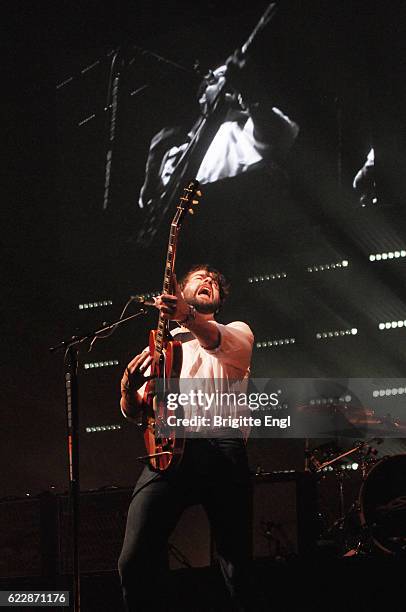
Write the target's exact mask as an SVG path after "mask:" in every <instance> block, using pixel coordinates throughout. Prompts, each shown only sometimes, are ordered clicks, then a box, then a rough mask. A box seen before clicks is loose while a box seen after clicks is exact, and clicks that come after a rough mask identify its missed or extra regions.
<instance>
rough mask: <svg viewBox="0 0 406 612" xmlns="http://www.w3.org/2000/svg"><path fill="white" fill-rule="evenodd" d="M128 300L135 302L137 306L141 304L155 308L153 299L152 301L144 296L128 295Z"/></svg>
mask: <svg viewBox="0 0 406 612" xmlns="http://www.w3.org/2000/svg"><path fill="white" fill-rule="evenodd" d="M130 300H132V301H133V302H137V304H143V305H144V306H155V298H154V297H152V299H151V298H150V297H149V296H148V297H146V296H145V295H130Z"/></svg>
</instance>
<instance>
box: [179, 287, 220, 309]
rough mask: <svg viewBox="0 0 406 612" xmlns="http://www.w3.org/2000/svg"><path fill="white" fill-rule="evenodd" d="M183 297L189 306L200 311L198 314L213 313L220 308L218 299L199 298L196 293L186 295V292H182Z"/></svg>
mask: <svg viewBox="0 0 406 612" xmlns="http://www.w3.org/2000/svg"><path fill="white" fill-rule="evenodd" d="M184 298H185V300H186V302H187V303H188V304H190V305H191V306H194V307H195V308H196V310H197V312H200V314H215V313H216V312H217V311H218V310H219V308H220V300H219V299H217V300H216V299H213V300H206V299H205V298H203V299H201V298H200V297H199V296H198V295H188V294H187V292H186V293H185V294H184Z"/></svg>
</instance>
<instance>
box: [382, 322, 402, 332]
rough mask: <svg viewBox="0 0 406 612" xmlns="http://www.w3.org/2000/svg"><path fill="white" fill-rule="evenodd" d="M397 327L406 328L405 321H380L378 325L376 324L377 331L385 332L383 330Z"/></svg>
mask: <svg viewBox="0 0 406 612" xmlns="http://www.w3.org/2000/svg"><path fill="white" fill-rule="evenodd" d="M398 327H406V319H404V320H403V321H402V320H399V321H385V322H384V321H381V322H380V323H378V329H380V330H381V331H382V330H385V329H396V328H398Z"/></svg>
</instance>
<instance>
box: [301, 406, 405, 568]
mask: <svg viewBox="0 0 406 612" xmlns="http://www.w3.org/2000/svg"><path fill="white" fill-rule="evenodd" d="M353 424H354V425H355V426H357V427H359V426H366V428H367V431H368V434H372V435H371V437H369V438H368V439H367V440H360V441H356V440H354V439H347V440H345V439H343V438H342V439H340V440H339V441H338V440H335V441H334V442H332V443H331V442H328V443H323V444H321V445H319V446H316V447H314V448H312V445H311V444H310V441H309V440H308V441H307V451H306V464H307V469H308V470H310V471H312V472H313V473H314V474H315V475H316V476H317V477H318V478H319V485H320V486H321V487H322V486H323V484H322V483H323V481H325V480H326V479H328V478H330V485H331V479H333V480H334V483H335V486H336V487H338V493H339V495H338V497H339V504H338V506H339V508H338V514H339V518H338V519H337V520H334V521H333V522H332V523H331V524H328V523H327V524H326V521H325V520H324V529H323V535H322V539H324V540H325V541H330V542H333V543H334V545H335V549H336V550H337V548H338V553H339V554H340V555H342V556H347V557H348V556H354V555H366V554H376V553H381V554H386V555H391V556H402V557H406V422H402V421H400V420H399V419H392V418H391V417H390V415H387V416H386V417H384V418H379V417H378V416H376V415H375V414H374V413H373V411H368V410H367V411H364V413H363V415H362V422H361V421H360V418H359V415H358V416H357V417H356V419H354V421H353ZM394 436H398V437H394ZM318 442H320V440H318ZM337 442H339V443H338V444H337ZM356 475H357V476H356ZM348 479H353V480H354V481H355V485H356V486H355V487H352V500H350V502H351V501H352V503H350V504H348V500H346V499H345V494H344V492H345V491H344V490H345V487H344V483H345V481H348ZM346 502H347V503H346ZM323 518H324V517H323V515H321V519H322V521H323Z"/></svg>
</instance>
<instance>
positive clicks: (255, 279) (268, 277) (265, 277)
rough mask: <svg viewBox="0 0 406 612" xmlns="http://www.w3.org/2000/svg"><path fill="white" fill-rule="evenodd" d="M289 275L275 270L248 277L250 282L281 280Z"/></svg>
mask: <svg viewBox="0 0 406 612" xmlns="http://www.w3.org/2000/svg"><path fill="white" fill-rule="evenodd" d="M287 277H288V275H287V274H286V272H275V273H273V274H271V273H270V272H268V274H260V275H256V276H250V277H248V282H249V283H263V282H266V281H270V280H281V279H282V278H287Z"/></svg>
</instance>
